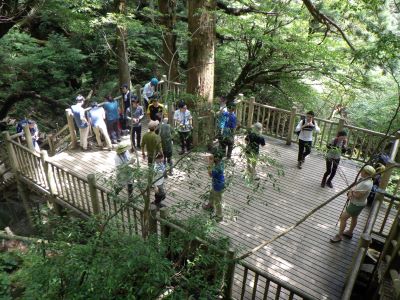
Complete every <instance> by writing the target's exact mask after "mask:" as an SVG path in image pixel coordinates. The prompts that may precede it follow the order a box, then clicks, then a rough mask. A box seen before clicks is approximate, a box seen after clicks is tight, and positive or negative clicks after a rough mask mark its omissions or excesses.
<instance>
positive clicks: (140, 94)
mask: <svg viewBox="0 0 400 300" xmlns="http://www.w3.org/2000/svg"><path fill="white" fill-rule="evenodd" d="M140 88H141V85H140V84H137V85H135V92H136V97H137V98H138V100H139V103H140V104H141V105H143V103H142V93H141V92H140ZM145 113H146V112H145Z"/></svg>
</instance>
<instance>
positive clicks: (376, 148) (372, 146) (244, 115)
mask: <svg viewBox="0 0 400 300" xmlns="http://www.w3.org/2000/svg"><path fill="white" fill-rule="evenodd" d="M236 114H237V118H238V122H239V123H240V124H241V126H242V127H247V128H250V127H251V125H252V124H254V123H256V122H259V123H261V124H262V126H263V130H262V132H263V133H264V134H266V135H269V136H273V137H275V138H278V139H281V140H284V141H286V144H288V145H290V144H291V143H292V142H297V140H298V137H297V135H295V134H294V129H295V127H296V125H297V124H298V123H299V122H300V118H301V116H302V115H303V114H301V113H298V112H297V109H296V108H295V107H293V108H292V110H291V111H290V110H285V109H281V108H277V107H273V106H269V105H265V104H260V103H257V102H255V98H254V97H253V98H250V99H249V100H243V99H242V100H241V101H240V103H239V105H238V106H237V110H236ZM315 120H316V122H317V124H318V126H319V127H320V129H321V131H320V133H319V134H317V133H316V132H314V139H313V146H314V147H317V148H320V149H324V148H325V146H326V145H327V144H328V143H330V141H331V140H332V139H333V138H334V137H335V136H336V134H337V132H338V131H340V130H346V131H347V134H348V151H347V152H346V153H345V154H344V156H345V157H348V158H349V159H353V160H357V161H361V162H366V161H368V160H369V159H370V158H371V157H372V156H373V155H375V154H377V153H380V152H382V151H384V150H386V149H387V148H388V145H389V144H392V147H391V150H390V154H391V156H395V154H396V153H397V149H398V144H399V142H398V141H399V138H400V136H399V135H396V136H393V135H389V136H387V135H385V134H383V133H379V132H376V131H372V130H368V129H364V128H359V127H355V126H351V125H346V124H344V120H343V119H340V120H339V122H335V121H330V120H325V119H321V118H315Z"/></svg>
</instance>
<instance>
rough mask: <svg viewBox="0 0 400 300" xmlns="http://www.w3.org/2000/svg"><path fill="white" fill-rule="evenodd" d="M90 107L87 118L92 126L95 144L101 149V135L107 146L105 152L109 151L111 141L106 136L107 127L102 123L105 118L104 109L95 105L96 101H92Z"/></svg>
mask: <svg viewBox="0 0 400 300" xmlns="http://www.w3.org/2000/svg"><path fill="white" fill-rule="evenodd" d="M91 106H92V109H91V110H89V112H88V117H89V121H90V124H91V125H92V128H93V131H94V134H95V135H96V141H97V144H98V145H99V147H100V148H102V147H103V143H102V141H101V135H103V136H104V140H105V141H106V145H107V148H105V150H111V149H112V145H111V140H110V137H109V135H108V131H107V125H106V123H105V122H104V119H105V118H106V113H105V111H104V109H103V108H102V107H100V106H99V105H98V104H97V102H96V101H93V102H92V104H91Z"/></svg>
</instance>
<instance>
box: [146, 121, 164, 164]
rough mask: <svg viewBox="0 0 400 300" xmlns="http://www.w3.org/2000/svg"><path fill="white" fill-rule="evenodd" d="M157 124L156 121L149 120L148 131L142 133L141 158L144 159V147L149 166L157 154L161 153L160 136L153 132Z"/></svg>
mask: <svg viewBox="0 0 400 300" xmlns="http://www.w3.org/2000/svg"><path fill="white" fill-rule="evenodd" d="M157 126H158V121H150V122H149V124H148V128H149V131H148V132H146V133H145V134H144V135H143V139H142V156H143V159H146V152H145V149H146V151H147V163H148V164H149V166H150V165H152V164H153V162H154V158H155V157H156V156H157V154H159V153H162V149H161V138H160V136H159V135H157V134H156V133H155V132H154V131H155V129H156V127H157Z"/></svg>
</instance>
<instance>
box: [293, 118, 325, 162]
mask: <svg viewBox="0 0 400 300" xmlns="http://www.w3.org/2000/svg"><path fill="white" fill-rule="evenodd" d="M313 131H315V132H317V133H319V132H320V129H319V127H318V125H317V122H315V120H314V112H313V111H311V110H310V111H309V112H307V114H306V118H305V119H301V120H300V122H299V124H297V126H296V130H295V132H296V133H297V134H298V135H299V154H298V156H297V167H298V168H299V169H301V168H302V166H301V165H302V164H303V163H304V160H305V158H306V156H307V155H308V154H310V153H311V145H312V140H313Z"/></svg>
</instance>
